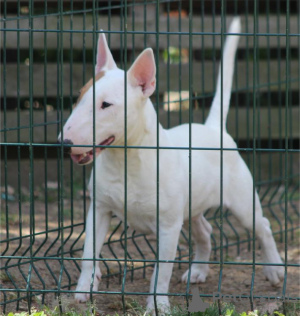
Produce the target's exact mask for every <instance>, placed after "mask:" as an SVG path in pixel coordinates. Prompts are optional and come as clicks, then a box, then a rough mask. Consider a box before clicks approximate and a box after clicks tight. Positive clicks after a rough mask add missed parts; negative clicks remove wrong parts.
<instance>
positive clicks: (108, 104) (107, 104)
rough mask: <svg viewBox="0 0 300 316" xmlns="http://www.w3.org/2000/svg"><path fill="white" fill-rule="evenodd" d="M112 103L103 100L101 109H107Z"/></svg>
mask: <svg viewBox="0 0 300 316" xmlns="http://www.w3.org/2000/svg"><path fill="white" fill-rule="evenodd" d="M111 105H112V104H111V103H108V102H105V101H104V102H103V103H102V105H101V109H106V108H108V107H109V106H111Z"/></svg>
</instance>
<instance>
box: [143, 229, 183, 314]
mask: <svg viewBox="0 0 300 316" xmlns="http://www.w3.org/2000/svg"><path fill="white" fill-rule="evenodd" d="M181 226H182V225H174V226H172V227H163V226H162V225H161V227H160V229H159V260H163V261H168V260H174V258H175V255H176V249H177V244H178V238H179V234H180V230H181ZM172 269H173V263H171V262H168V263H165V262H164V263H163V262H159V263H158V264H156V265H155V268H154V272H153V274H152V278H151V284H150V295H149V297H148V300H147V303H148V304H147V310H148V312H152V314H153V315H155V300H156V305H157V308H158V309H159V311H160V312H162V313H164V312H167V311H168V309H169V307H170V304H169V298H168V296H166V295H157V296H155V295H154V294H153V293H157V294H159V293H168V291H169V283H170V278H171V275H172Z"/></svg>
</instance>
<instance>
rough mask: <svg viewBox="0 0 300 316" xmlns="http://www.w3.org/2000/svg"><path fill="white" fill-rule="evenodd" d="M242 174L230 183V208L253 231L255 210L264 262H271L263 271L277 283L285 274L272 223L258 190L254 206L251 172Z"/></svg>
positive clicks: (273, 282) (256, 234) (269, 278)
mask: <svg viewBox="0 0 300 316" xmlns="http://www.w3.org/2000/svg"><path fill="white" fill-rule="evenodd" d="M242 175H243V176H241V177H240V181H235V183H231V185H230V197H229V201H230V206H229V208H230V210H231V211H232V213H233V214H234V215H235V216H236V217H237V219H238V220H239V221H240V222H241V224H242V225H243V226H244V227H245V228H247V229H248V230H250V231H253V213H254V212H255V236H256V237H257V238H258V239H259V241H260V245H261V250H262V260H263V262H264V263H269V264H270V265H265V266H264V268H263V272H264V274H265V276H266V277H267V279H268V280H269V281H270V282H271V283H272V285H277V284H278V283H279V282H280V280H282V279H283V276H284V268H283V266H279V265H278V264H282V260H281V258H280V256H279V253H278V250H277V247H276V243H275V240H274V238H273V235H272V231H271V228H270V223H269V221H268V219H267V218H265V217H263V213H262V208H261V204H260V200H259V197H258V194H257V192H256V191H255V192H254V194H255V198H254V200H255V205H254V207H253V193H252V192H253V182H252V177H251V175H250V172H249V171H248V172H243V173H242ZM271 264H275V265H271ZM276 264H277V265H276Z"/></svg>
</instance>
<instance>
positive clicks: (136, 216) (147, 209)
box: [102, 193, 156, 234]
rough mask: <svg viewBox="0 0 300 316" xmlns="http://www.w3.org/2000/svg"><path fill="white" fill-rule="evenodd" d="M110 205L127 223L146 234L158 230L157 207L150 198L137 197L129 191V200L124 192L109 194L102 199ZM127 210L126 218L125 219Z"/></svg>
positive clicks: (114, 212) (113, 211)
mask: <svg viewBox="0 0 300 316" xmlns="http://www.w3.org/2000/svg"><path fill="white" fill-rule="evenodd" d="M103 200H104V201H105V204H106V205H109V208H110V210H111V211H112V213H113V214H115V215H116V216H117V217H118V218H119V219H120V220H121V221H122V222H123V223H124V225H125V220H126V221H127V226H129V227H130V228H132V229H134V230H136V231H138V232H141V233H145V234H151V233H155V232H156V207H155V205H154V204H153V203H151V201H149V199H145V200H143V199H140V200H138V199H136V197H134V198H133V197H132V196H131V195H130V193H128V196H127V201H126V202H125V197H124V193H123V194H120V195H119V194H117V195H112V194H109V196H108V195H106V196H104V197H102V201H103ZM125 210H126V215H127V216H126V219H125Z"/></svg>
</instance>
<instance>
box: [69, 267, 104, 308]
mask: <svg viewBox="0 0 300 316" xmlns="http://www.w3.org/2000/svg"><path fill="white" fill-rule="evenodd" d="M91 278H92V274H91V272H90V271H88V272H82V273H81V275H80V278H79V280H78V284H77V287H76V291H78V292H87V293H76V294H75V300H76V302H78V303H85V302H86V301H88V300H89V299H90V290H91ZM100 279H101V272H100V269H99V268H96V271H95V276H94V283H93V289H92V290H93V291H97V290H98V287H99V282H100Z"/></svg>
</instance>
